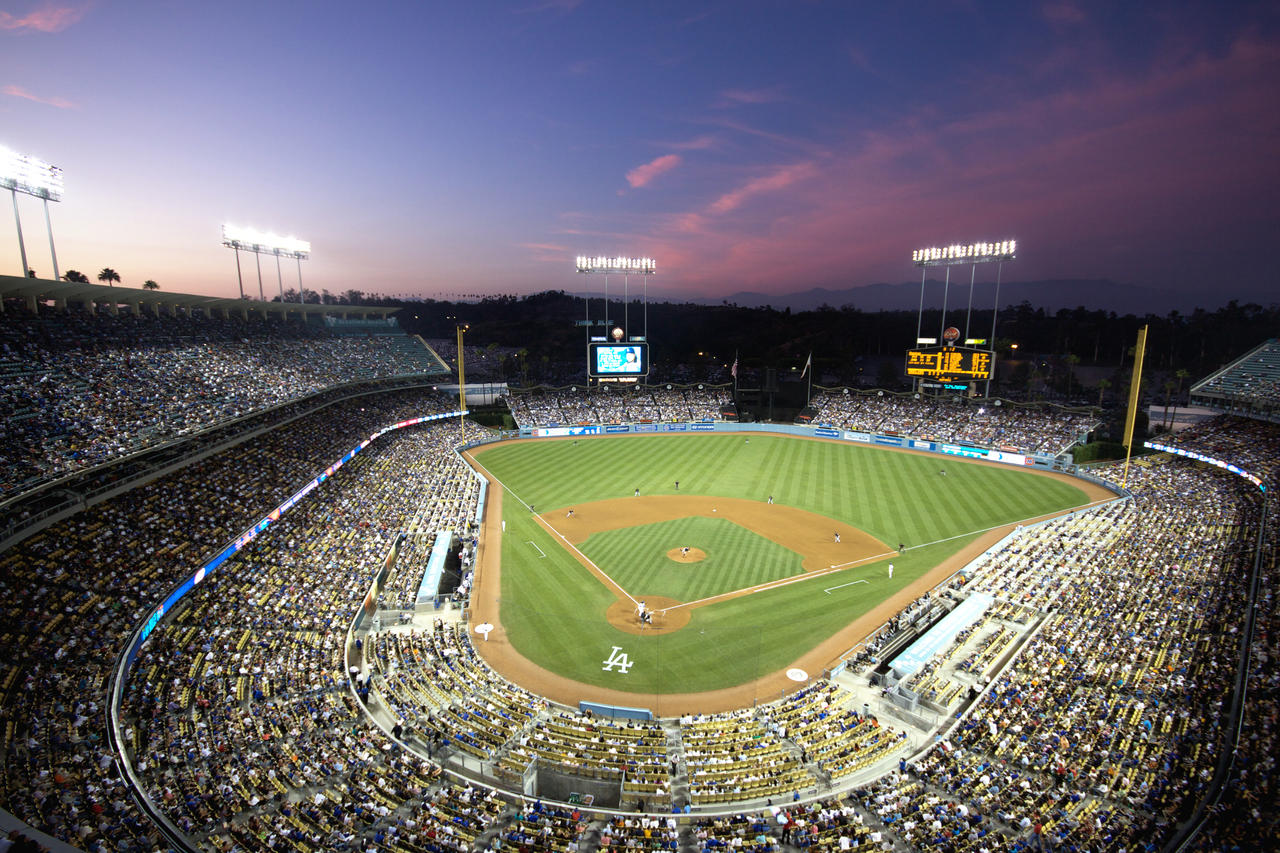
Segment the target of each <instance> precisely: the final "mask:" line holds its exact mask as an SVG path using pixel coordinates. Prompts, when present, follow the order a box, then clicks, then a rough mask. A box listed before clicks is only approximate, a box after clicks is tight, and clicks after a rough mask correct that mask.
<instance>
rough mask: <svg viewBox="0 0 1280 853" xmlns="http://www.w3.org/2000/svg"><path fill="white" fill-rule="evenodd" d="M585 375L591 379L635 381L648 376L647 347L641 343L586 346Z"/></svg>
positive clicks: (592, 344) (593, 344)
mask: <svg viewBox="0 0 1280 853" xmlns="http://www.w3.org/2000/svg"><path fill="white" fill-rule="evenodd" d="M587 375H588V376H590V377H591V378H592V379H600V378H608V379H627V378H630V380H631V381H633V382H634V381H635V380H636V379H638V378H639V377H641V376H648V375H649V345H648V344H647V343H644V342H643V341H635V342H632V343H626V344H609V343H591V344H588V345H587Z"/></svg>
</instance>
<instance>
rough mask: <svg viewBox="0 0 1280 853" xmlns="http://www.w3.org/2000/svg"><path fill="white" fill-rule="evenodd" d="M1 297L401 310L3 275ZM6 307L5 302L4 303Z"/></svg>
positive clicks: (153, 308) (212, 310) (350, 314)
mask: <svg viewBox="0 0 1280 853" xmlns="http://www.w3.org/2000/svg"><path fill="white" fill-rule="evenodd" d="M0 297H2V298H3V299H13V298H21V299H22V300H23V301H24V302H26V304H27V307H28V308H30V309H31V310H32V311H34V310H35V309H36V305H37V303H40V302H47V301H52V302H53V303H54V305H56V306H57V307H59V308H65V307H66V306H67V304H68V303H72V302H80V303H92V304H95V305H104V306H107V307H108V310H117V309H118V308H119V306H121V305H131V306H133V307H134V309H135V310H136V311H137V313H139V314H141V313H143V312H144V311H146V312H148V313H153V314H158V313H172V312H173V310H174V309H175V308H182V309H183V310H184V311H186V312H187V313H190V312H191V310H192V309H193V308H200V309H201V310H203V311H204V312H205V313H206V314H210V315H223V316H225V315H232V314H237V315H240V316H248V314H249V313H250V312H258V313H261V314H262V315H263V316H268V315H275V316H277V317H281V318H283V317H286V316H288V315H291V314H292V315H295V316H297V315H301V316H303V317H306V318H309V317H342V318H349V319H361V320H365V319H382V318H386V317H388V316H390V315H391V314H392V313H394V312H395V311H396V309H395V308H388V307H380V306H373V305H320V304H316V303H298V302H259V301H258V300H256V299H229V298H226V297H223V296H205V295H202V294H198V293H178V292H176V291H172V290H147V289H145V288H141V287H109V286H107V285H105V284H85V283H77V282H71V281H52V280H50V279H43V278H22V277H21V276H13V275H5V276H0ZM0 307H2V303H0Z"/></svg>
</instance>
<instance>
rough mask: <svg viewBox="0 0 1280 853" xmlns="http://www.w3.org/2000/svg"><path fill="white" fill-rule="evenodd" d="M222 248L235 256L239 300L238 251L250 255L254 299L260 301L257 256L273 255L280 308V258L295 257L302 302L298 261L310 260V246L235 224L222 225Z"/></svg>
mask: <svg viewBox="0 0 1280 853" xmlns="http://www.w3.org/2000/svg"><path fill="white" fill-rule="evenodd" d="M222 245H224V246H226V247H227V248H228V249H234V250H235V253H236V279H237V280H238V281H239V282H240V298H241V299H243V298H244V278H243V276H241V274H240V250H241V249H244V250H245V251H246V252H253V257H254V260H255V261H257V264H258V298H259V299H260V300H262V301H263V302H265V301H266V296H265V295H264V294H263V292H262V259H261V256H262V255H264V254H266V255H275V257H276V279H277V281H278V283H279V286H280V304H281V306H283V305H284V274H283V273H282V272H281V270H280V259H281V258H296V259H297V261H298V301H299V302H302V262H303V261H304V260H306V259H307V258H309V257H311V244H310V243H309V242H307V241H306V240H299V239H298V238H297V237H281V236H280V235H278V234H272V233H270V232H266V231H257V230H255V229H253V228H241V227H239V226H237V225H230V224H225V223H224V224H223V226H222Z"/></svg>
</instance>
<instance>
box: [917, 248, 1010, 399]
mask: <svg viewBox="0 0 1280 853" xmlns="http://www.w3.org/2000/svg"><path fill="white" fill-rule="evenodd" d="M1017 253H1018V241H1016V240H1002V241H1000V242H998V243H953V244H952V245H950V246H931V247H929V248H927V249H916V250H914V251H913V252H912V253H911V262H912V263H913V264H915V265H916V266H918V267H920V309H919V311H918V313H917V314H916V344H917V345H918V344H921V343H924V342H925V341H924V339H922V338H921V337H920V332H921V326H922V323H923V321H924V279H925V275H926V274H927V273H928V269H929V267H946V268H947V277H946V281H945V283H944V284H943V290H942V325H941V326H940V327H939V332H938V336H939V339H941V338H943V337H944V333H945V331H946V328H947V290H948V289H950V287H951V268H952V267H953V266H956V265H960V264H969V265H970V267H971V269H970V271H969V310H968V312H967V313H966V314H965V318H964V338H965V343H972V342H973V338H971V337H970V336H969V320H970V318H971V316H972V315H973V284H974V279H975V278H976V276H977V271H978V264H988V263H992V262H994V263H995V264H996V295H995V301H994V304H993V305H992V308H991V343H990V346H991V347H993V348H994V347H995V343H996V315H997V313H998V312H999V310H1000V274H1001V272H1002V271H1003V270H1004V262H1005V261H1012V260H1014V259H1015V258H1016V257H1017ZM985 396H987V397H990V396H991V380H990V379H988V380H987V387H986V392H985Z"/></svg>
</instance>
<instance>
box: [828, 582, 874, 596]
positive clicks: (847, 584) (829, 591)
mask: <svg viewBox="0 0 1280 853" xmlns="http://www.w3.org/2000/svg"><path fill="white" fill-rule="evenodd" d="M855 583H866V581H865V580H857V581H849V582H848V583H842V584H840V586H829V587H827V588H826V589H824V590H823V592H825V593H826V594H827V595H830V594H831V590H833V589H844V588H845V587H846V586H853V585H854V584H855Z"/></svg>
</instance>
